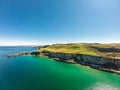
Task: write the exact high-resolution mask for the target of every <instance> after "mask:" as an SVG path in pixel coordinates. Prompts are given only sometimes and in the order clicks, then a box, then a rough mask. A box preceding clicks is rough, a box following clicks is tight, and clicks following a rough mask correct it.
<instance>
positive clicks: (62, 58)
mask: <svg viewBox="0 0 120 90" xmlns="http://www.w3.org/2000/svg"><path fill="white" fill-rule="evenodd" d="M23 55H26V56H31V55H32V56H39V57H41V56H42V57H47V58H51V59H53V60H56V61H59V62H64V63H69V64H80V65H84V66H89V67H91V68H94V69H97V70H101V71H105V72H110V73H116V74H119V75H120V70H117V69H114V68H109V67H104V66H102V65H99V64H98V62H96V64H95V62H94V60H95V61H96V60H100V59H101V60H104V61H105V60H107V61H109V62H110V61H111V60H110V59H103V58H102V57H95V56H87V55H81V54H76V55H75V54H68V53H57V52H56V53H53V52H49V53H40V52H21V53H18V54H13V55H8V56H7V57H8V58H11V57H17V56H23ZM81 57H82V58H81ZM83 57H84V58H85V59H86V60H87V59H88V57H89V59H88V60H87V62H86V61H85V59H84V60H83ZM71 58H72V59H71ZM90 59H91V60H92V59H94V60H92V62H91V60H90ZM88 61H89V62H88ZM114 61H115V60H114ZM99 62H100V63H102V61H99ZM92 63H94V64H92ZM104 63H105V62H104Z"/></svg>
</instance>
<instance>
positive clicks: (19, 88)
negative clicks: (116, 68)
mask: <svg viewBox="0 0 120 90" xmlns="http://www.w3.org/2000/svg"><path fill="white" fill-rule="evenodd" d="M8 49H9V48H7V49H6V48H4V49H1V48H0V51H1V52H0V90H120V75H117V74H113V73H108V72H104V71H99V70H96V69H92V68H90V67H87V66H82V65H77V64H68V63H63V62H58V61H55V60H52V59H48V58H44V57H34V56H20V57H16V58H6V57H5V56H6V55H7V54H8V53H14V52H19V51H21V50H24V51H27V50H28V51H30V50H34V49H31V48H27V47H26V48H21V49H17V47H16V48H12V50H8ZM2 52H3V53H2Z"/></svg>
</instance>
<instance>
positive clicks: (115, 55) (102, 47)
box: [38, 43, 120, 59]
mask: <svg viewBox="0 0 120 90" xmlns="http://www.w3.org/2000/svg"><path fill="white" fill-rule="evenodd" d="M38 52H61V53H71V54H84V55H90V56H99V57H104V58H112V59H120V44H114V43H113V44H98V43H70V44H53V45H50V46H47V47H43V48H40V49H39V50H38Z"/></svg>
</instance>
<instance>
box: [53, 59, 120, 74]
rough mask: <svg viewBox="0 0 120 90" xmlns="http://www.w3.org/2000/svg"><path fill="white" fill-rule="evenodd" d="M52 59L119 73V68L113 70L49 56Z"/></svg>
mask: <svg viewBox="0 0 120 90" xmlns="http://www.w3.org/2000/svg"><path fill="white" fill-rule="evenodd" d="M51 59H53V60H56V61H59V62H64V63H69V64H79V65H83V66H89V67H90V68H93V69H97V70H100V71H105V72H110V73H116V74H119V75H120V70H113V69H107V68H103V67H99V66H97V65H86V64H80V63H77V62H74V61H71V60H68V61H65V60H59V59H58V58H51Z"/></svg>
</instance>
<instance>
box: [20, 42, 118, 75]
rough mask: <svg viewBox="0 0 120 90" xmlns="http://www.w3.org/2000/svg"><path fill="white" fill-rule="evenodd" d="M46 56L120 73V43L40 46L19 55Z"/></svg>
mask: <svg viewBox="0 0 120 90" xmlns="http://www.w3.org/2000/svg"><path fill="white" fill-rule="evenodd" d="M28 54H29V55H34V56H45V57H48V58H52V59H54V60H57V61H62V62H67V63H75V64H82V65H87V66H90V67H92V68H95V69H99V70H104V71H108V72H113V73H117V74H120V44H119V43H118V44H116V43H113V44H99V43H69V44H53V45H47V46H42V47H39V49H38V50H37V51H34V52H29V53H26V52H25V53H24V52H23V53H20V54H19V55H28Z"/></svg>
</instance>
